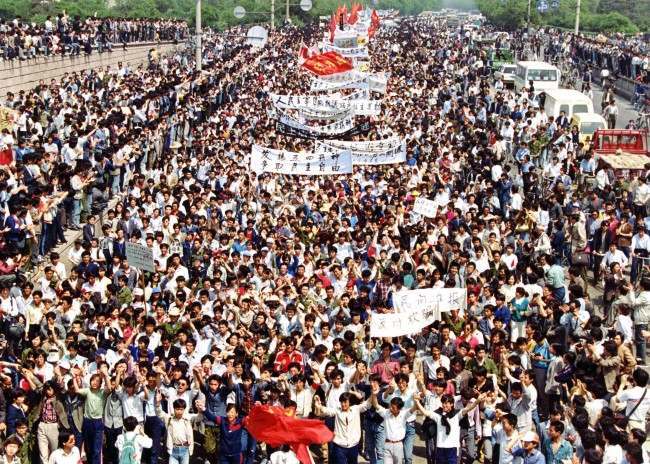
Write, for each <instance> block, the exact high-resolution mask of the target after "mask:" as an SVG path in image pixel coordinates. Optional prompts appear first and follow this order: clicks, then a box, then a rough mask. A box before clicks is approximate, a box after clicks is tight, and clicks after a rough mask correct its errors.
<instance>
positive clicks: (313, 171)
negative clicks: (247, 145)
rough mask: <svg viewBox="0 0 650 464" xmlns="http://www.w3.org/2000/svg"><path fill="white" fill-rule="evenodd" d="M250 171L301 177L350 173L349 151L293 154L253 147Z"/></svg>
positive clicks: (350, 156) (350, 157)
mask: <svg viewBox="0 0 650 464" xmlns="http://www.w3.org/2000/svg"><path fill="white" fill-rule="evenodd" d="M250 167H251V171H253V172H256V173H263V172H272V173H276V174H291V175H301V176H325V175H338V174H350V173H352V154H351V153H350V151H340V152H338V153H320V154H313V153H295V152H291V151H286V150H274V149H271V148H265V147H261V146H259V145H253V150H252V152H251V164H250Z"/></svg>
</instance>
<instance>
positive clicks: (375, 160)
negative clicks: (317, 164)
mask: <svg viewBox="0 0 650 464" xmlns="http://www.w3.org/2000/svg"><path fill="white" fill-rule="evenodd" d="M364 143H366V142H343V141H340V140H336V141H335V140H332V141H327V142H321V141H318V142H316V153H317V154H318V153H336V152H338V151H340V150H343V149H347V150H350V151H351V152H352V164H353V165H355V166H357V165H359V166H360V165H371V166H374V165H379V164H398V163H404V162H405V161H406V144H405V143H401V144H398V145H396V146H393V147H390V146H389V147H387V148H386V149H384V151H362V150H359V149H358V148H357V147H356V145H357V144H364ZM334 144H336V145H334ZM343 144H347V145H348V146H347V147H345V148H344V147H342V146H341V145H343Z"/></svg>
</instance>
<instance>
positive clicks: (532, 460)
mask: <svg viewBox="0 0 650 464" xmlns="http://www.w3.org/2000/svg"><path fill="white" fill-rule="evenodd" d="M521 443H522V444H523V446H522V447H521V448H517V449H516V450H514V451H513V453H512V455H513V456H514V457H518V458H523V459H524V463H525V464H545V463H546V459H545V458H544V455H543V454H542V453H541V451H539V450H538V449H537V447H538V446H539V437H538V436H537V434H536V433H535V432H532V431H528V432H526V433H525V434H524V435H523V436H522V437H521Z"/></svg>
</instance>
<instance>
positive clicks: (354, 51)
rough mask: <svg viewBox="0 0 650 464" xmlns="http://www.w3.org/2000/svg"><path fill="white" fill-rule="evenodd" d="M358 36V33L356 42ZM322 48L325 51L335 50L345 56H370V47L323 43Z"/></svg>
mask: <svg viewBox="0 0 650 464" xmlns="http://www.w3.org/2000/svg"><path fill="white" fill-rule="evenodd" d="M356 41H357V37H356V33H355V35H354V42H355V43H356ZM321 50H322V51H323V52H325V53H327V52H334V53H338V54H339V55H341V56H342V57H344V58H368V56H369V55H368V47H348V48H343V47H337V46H336V45H332V44H328V43H325V42H324V43H322V44H321Z"/></svg>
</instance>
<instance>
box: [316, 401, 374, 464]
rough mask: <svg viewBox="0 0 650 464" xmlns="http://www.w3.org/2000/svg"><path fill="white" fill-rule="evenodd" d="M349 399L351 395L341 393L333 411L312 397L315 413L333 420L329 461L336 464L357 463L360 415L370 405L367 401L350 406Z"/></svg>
mask: <svg viewBox="0 0 650 464" xmlns="http://www.w3.org/2000/svg"><path fill="white" fill-rule="evenodd" d="M351 398H352V394H351V393H349V392H345V393H342V394H341V396H340V397H339V403H340V405H341V406H340V407H338V408H336V409H334V408H328V407H325V406H323V405H322V404H321V402H320V398H319V397H318V396H315V397H314V400H315V403H314V406H315V409H316V413H317V414H320V415H323V416H326V417H333V418H334V440H332V448H331V453H330V456H329V460H330V462H335V463H337V464H353V463H356V462H357V460H358V457H359V441H360V440H361V413H362V412H365V411H367V410H368V409H369V408H370V406H371V405H372V403H371V399H368V400H366V401H364V402H363V403H361V404H357V405H354V406H351V405H350V399H351Z"/></svg>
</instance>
